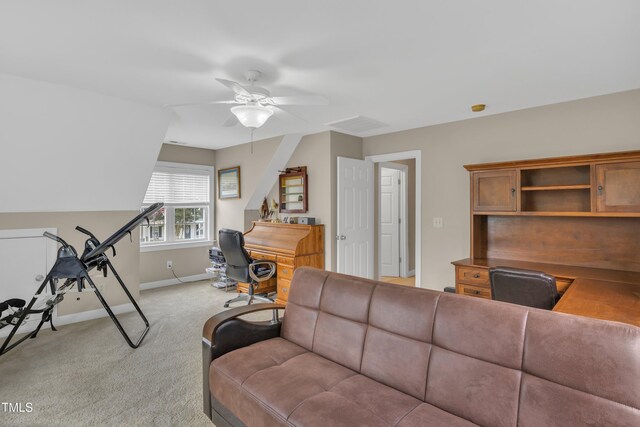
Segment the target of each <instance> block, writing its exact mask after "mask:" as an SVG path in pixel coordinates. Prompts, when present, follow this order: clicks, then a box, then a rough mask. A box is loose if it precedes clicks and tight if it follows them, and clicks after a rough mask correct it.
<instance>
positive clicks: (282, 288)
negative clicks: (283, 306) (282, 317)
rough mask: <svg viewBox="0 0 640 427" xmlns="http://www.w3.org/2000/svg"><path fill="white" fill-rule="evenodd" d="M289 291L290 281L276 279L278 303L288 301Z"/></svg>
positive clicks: (280, 278)
mask: <svg viewBox="0 0 640 427" xmlns="http://www.w3.org/2000/svg"><path fill="white" fill-rule="evenodd" d="M289 289H291V280H287V279H283V278H282V277H278V301H283V302H287V300H288V299H289Z"/></svg>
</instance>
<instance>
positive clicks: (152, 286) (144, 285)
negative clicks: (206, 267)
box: [140, 273, 211, 291]
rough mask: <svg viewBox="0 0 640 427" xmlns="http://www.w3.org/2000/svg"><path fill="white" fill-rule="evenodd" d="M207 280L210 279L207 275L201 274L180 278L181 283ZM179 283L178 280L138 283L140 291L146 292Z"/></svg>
mask: <svg viewBox="0 0 640 427" xmlns="http://www.w3.org/2000/svg"><path fill="white" fill-rule="evenodd" d="M209 278H211V276H210V275H209V274H207V273H202V274H195V275H193V276H185V277H181V278H180V280H182V281H183V282H197V281H198V280H206V279H209ZM179 283H180V282H179V281H178V279H166V280H158V281H157V282H147V283H140V290H141V291H146V290H147V289H155V288H162V287H164V286H171V285H177V284H179Z"/></svg>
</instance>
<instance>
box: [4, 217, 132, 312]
mask: <svg viewBox="0 0 640 427" xmlns="http://www.w3.org/2000/svg"><path fill="white" fill-rule="evenodd" d="M137 214H138V212H137V211H113V212H29V213H0V229H7V230H11V229H24V228H57V229H58V235H59V236H60V237H62V238H63V239H64V240H65V241H66V242H67V243H69V244H70V245H72V246H73V247H74V248H75V249H76V251H77V252H78V254H82V251H83V250H84V242H85V240H86V239H87V236H86V235H84V234H82V233H80V232H79V231H76V230H75V227H76V226H77V225H80V226H82V227H83V228H86V229H87V230H89V231H91V232H92V233H93V234H95V235H96V237H97V238H98V239H100V240H104V239H106V238H107V237H109V236H110V235H111V234H112V233H113V232H114V231H116V230H118V229H119V228H120V227H122V226H123V225H124V224H126V223H127V222H128V221H130V220H131V219H132V218H133V217H135V216H136V215H137ZM131 235H132V238H133V242H131V241H129V238H128V237H125V238H124V239H122V240H121V241H120V242H119V243H118V244H117V245H116V251H117V256H116V257H112V259H111V261H112V262H113V265H114V267H115V268H116V270H117V271H118V274H119V275H120V277H121V278H122V280H123V281H124V283H125V284H126V285H127V288H128V289H129V291H130V292H131V294H132V295H133V296H134V298H136V299H138V296H139V287H138V285H139V283H140V281H139V277H138V264H139V256H140V249H139V248H140V238H139V235H138V233H135V232H134V233H131ZM109 255H110V253H109ZM9 261H10V260H5V262H9ZM91 277H92V278H93V279H94V281H95V282H96V284H97V285H98V286H100V284H101V283H102V284H104V285H105V287H104V290H102V291H101V292H102V294H103V295H104V297H105V299H106V300H107V302H108V303H109V305H111V306H112V307H113V306H116V305H120V304H124V303H128V301H129V300H128V298H127V297H126V295H125V294H124V292H123V291H122V288H121V287H120V285H119V284H118V282H117V281H116V280H115V279H114V278H113V276H112V275H111V274H109V277H108V278H107V279H104V278H102V274H101V273H98V272H97V271H96V270H92V271H91ZM98 308H102V305H101V304H100V302H99V301H98V299H97V298H96V296H95V295H94V294H93V292H89V291H87V292H83V293H81V294H67V296H66V298H65V299H64V300H63V301H62V302H61V303H60V305H59V306H58V315H59V316H64V315H67V314H75V313H80V312H83V311H88V310H95V309H98Z"/></svg>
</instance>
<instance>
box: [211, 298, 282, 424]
mask: <svg viewBox="0 0 640 427" xmlns="http://www.w3.org/2000/svg"><path fill="white" fill-rule="evenodd" d="M284 308H285V306H284V305H283V304H267V303H264V304H251V305H245V306H241V307H234V308H232V309H229V310H225V311H223V312H221V313H218V314H216V315H215V316H213V317H211V318H209V320H207V321H206V323H205V324H204V327H203V328H202V389H203V390H202V391H203V397H204V402H203V403H204V413H205V414H207V416H208V417H209V418H210V419H211V417H212V415H211V391H210V388H209V366H210V365H211V362H212V361H213V360H214V359H217V358H218V357H220V356H222V355H224V354H226V353H229V352H231V351H233V350H236V349H238V348H242V347H246V346H249V345H251V344H254V343H257V342H259V341H264V340H268V339H271V338H275V337H279V336H280V327H281V321H280V319H279V318H278V315H277V310H284ZM265 310H273V312H274V316H273V319H272V320H270V321H265V322H250V321H247V320H244V319H239V318H238V317H240V316H244V315H246V314H250V313H256V312H259V311H265Z"/></svg>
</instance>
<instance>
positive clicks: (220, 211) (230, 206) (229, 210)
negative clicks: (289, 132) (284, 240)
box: [216, 131, 362, 269]
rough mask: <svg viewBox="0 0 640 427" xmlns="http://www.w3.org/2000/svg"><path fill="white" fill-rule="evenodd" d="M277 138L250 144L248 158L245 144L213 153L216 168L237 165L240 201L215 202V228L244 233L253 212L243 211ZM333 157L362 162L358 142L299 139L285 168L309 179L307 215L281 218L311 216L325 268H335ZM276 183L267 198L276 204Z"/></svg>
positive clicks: (335, 137)
mask: <svg viewBox="0 0 640 427" xmlns="http://www.w3.org/2000/svg"><path fill="white" fill-rule="evenodd" d="M281 139H282V138H281V137H279V138H272V139H267V140H262V141H257V142H255V143H254V154H253V155H251V154H250V152H249V150H250V148H249V144H244V145H238V146H235V147H229V148H224V149H222V150H218V151H217V152H216V156H217V157H216V168H217V169H221V168H226V167H232V166H238V165H240V168H241V185H242V189H241V195H242V198H241V199H233V200H217V203H216V214H217V227H218V228H223V227H224V228H233V229H236V230H246V229H247V228H248V227H249V226H250V224H249V222H248V220H249V219H251V218H255V214H256V213H255V211H245V210H244V208H245V207H246V205H247V202H248V200H249V198H250V197H251V195H252V194H253V192H254V191H255V189H256V186H257V183H258V180H260V179H262V177H263V173H264V171H265V169H266V167H267V165H268V164H269V161H270V160H271V158H272V156H273V155H274V153H275V151H276V149H277V147H278V144H279V143H280V141H281ZM337 156H345V157H354V158H359V159H360V158H362V139H361V138H357V137H353V136H349V135H344V134H341V133H338V132H333V131H327V132H321V133H317V134H313V135H307V136H304V137H303V138H302V140H301V141H300V144H299V145H298V146H297V147H296V149H295V151H294V152H293V154H292V156H291V158H290V159H289V160H288V162H287V167H295V166H307V174H308V177H309V193H308V194H309V196H308V197H309V200H308V205H309V211H308V212H307V213H306V214H300V215H298V214H295V215H287V214H280V215H279V216H280V217H283V216H312V217H315V218H316V220H317V221H319V223H321V224H324V225H325V268H327V269H332V267H333V266H335V240H334V239H333V237H332V236H334V235H335V234H336V230H335V224H336V218H335V215H336V214H335V204H336V181H335V177H336V158H337ZM277 191H278V189H277V182H274V183H273V186H272V188H271V191H269V194H268V195H265V196H267V198H268V200H269V201H271V199H272V198H274V199H276V200H278V193H277Z"/></svg>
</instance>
